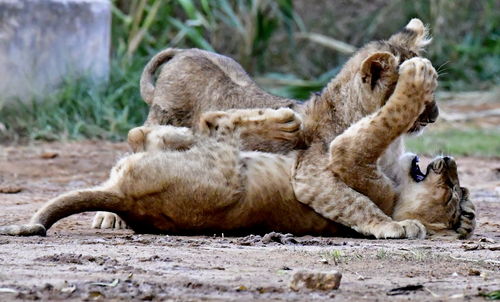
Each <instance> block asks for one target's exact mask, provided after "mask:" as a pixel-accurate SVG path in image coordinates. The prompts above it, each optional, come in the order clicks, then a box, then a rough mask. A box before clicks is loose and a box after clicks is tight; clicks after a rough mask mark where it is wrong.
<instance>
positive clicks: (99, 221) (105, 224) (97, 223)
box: [92, 212, 128, 230]
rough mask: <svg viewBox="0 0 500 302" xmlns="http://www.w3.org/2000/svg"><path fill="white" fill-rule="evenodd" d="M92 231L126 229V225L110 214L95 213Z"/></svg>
mask: <svg viewBox="0 0 500 302" xmlns="http://www.w3.org/2000/svg"><path fill="white" fill-rule="evenodd" d="M92 228H93V229H116V230H121V229H126V228H128V227H127V224H126V223H125V221H123V219H121V218H120V216H118V215H116V214H114V213H110V212H97V214H95V216H94V220H93V221H92Z"/></svg>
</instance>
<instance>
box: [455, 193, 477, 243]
mask: <svg viewBox="0 0 500 302" xmlns="http://www.w3.org/2000/svg"><path fill="white" fill-rule="evenodd" d="M461 189H462V199H461V200H460V216H459V218H458V222H457V224H456V225H455V231H456V232H457V233H458V238H459V239H467V238H470V237H471V236H472V234H473V232H474V229H475V228H476V207H475V206H474V204H473V203H472V201H470V199H469V190H468V189H467V188H461Z"/></svg>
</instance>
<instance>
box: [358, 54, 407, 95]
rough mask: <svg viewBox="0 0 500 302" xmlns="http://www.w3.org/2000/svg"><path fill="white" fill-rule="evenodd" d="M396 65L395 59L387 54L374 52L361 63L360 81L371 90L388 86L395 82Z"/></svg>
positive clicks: (396, 74)
mask: <svg viewBox="0 0 500 302" xmlns="http://www.w3.org/2000/svg"><path fill="white" fill-rule="evenodd" d="M397 67H398V63H397V60H396V57H394V55H393V54H391V53H389V52H376V53H374V54H372V55H371V56H369V57H368V58H366V59H365V60H364V61H363V63H361V80H362V81H363V83H366V84H368V85H370V87H371V89H372V90H373V89H375V87H376V86H377V85H379V84H381V85H389V84H391V82H393V81H396V79H397V76H398V73H397Z"/></svg>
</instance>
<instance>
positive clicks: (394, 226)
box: [374, 219, 426, 239]
mask: <svg viewBox="0 0 500 302" xmlns="http://www.w3.org/2000/svg"><path fill="white" fill-rule="evenodd" d="M425 234H426V230H425V227H424V225H423V224H422V223H420V221H418V220H413V219H408V220H403V221H392V222H388V223H386V224H383V225H381V226H380V227H379V228H378V231H377V232H375V233H374V235H375V237H376V238H378V239H403V238H408V239H424V238H425Z"/></svg>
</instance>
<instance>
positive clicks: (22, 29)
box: [0, 0, 111, 105]
mask: <svg viewBox="0 0 500 302" xmlns="http://www.w3.org/2000/svg"><path fill="white" fill-rule="evenodd" d="M110 30H111V4H110V2H109V0H0V105H1V104H2V102H5V101H6V100H9V99H20V100H22V101H29V100H31V99H32V98H33V96H40V95H44V94H46V93H50V92H53V91H54V89H55V88H57V86H58V85H60V84H61V83H62V82H63V81H64V80H66V79H71V78H75V77H78V76H82V75H88V76H90V77H91V78H93V79H95V80H96V81H97V82H102V81H106V79H107V77H108V73H109V55H110V35H111V33H110Z"/></svg>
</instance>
